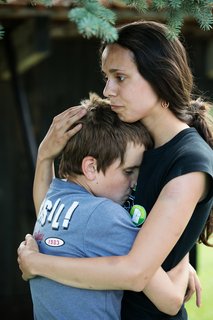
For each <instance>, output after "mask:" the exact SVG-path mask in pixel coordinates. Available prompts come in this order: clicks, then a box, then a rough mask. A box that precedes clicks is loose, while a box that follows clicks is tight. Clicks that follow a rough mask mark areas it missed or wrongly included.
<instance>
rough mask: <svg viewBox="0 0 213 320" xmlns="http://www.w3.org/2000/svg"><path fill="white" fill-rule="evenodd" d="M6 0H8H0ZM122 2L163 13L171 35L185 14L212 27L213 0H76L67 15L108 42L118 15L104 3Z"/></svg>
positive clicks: (46, 1)
mask: <svg viewBox="0 0 213 320" xmlns="http://www.w3.org/2000/svg"><path fill="white" fill-rule="evenodd" d="M0 2H7V0H0ZM107 2H108V3H109V4H110V3H112V4H113V2H114V3H116V2H118V3H120V4H123V5H126V6H127V7H130V8H135V9H136V10H137V11H138V12H142V13H146V12H148V11H151V12H158V13H161V14H163V15H164V17H165V19H166V22H167V24H168V26H169V30H170V36H171V37H173V36H178V34H179V33H180V30H181V27H182V25H183V22H184V18H185V17H188V16H190V17H194V18H195V19H196V20H197V21H198V23H199V26H200V28H201V29H203V30H210V29H211V28H212V25H213V1H210V0H151V1H150V0H149V1H148V0H119V1H113V0H108V1H99V0H73V1H72V4H73V6H74V7H73V8H71V9H70V10H69V12H68V17H69V19H70V20H71V21H73V22H75V23H76V25H77V28H78V30H79V33H81V34H82V36H84V37H86V38H91V37H97V38H100V39H103V40H106V41H109V42H110V41H113V40H115V39H116V38H117V31H116V28H115V23H116V14H115V13H114V12H113V10H111V9H109V8H107V7H106V6H105V5H104V3H107ZM52 3H53V1H52V0H31V4H32V5H36V4H43V5H46V6H51V5H52ZM1 36H2V31H0V37H1Z"/></svg>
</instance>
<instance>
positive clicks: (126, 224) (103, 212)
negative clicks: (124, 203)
mask: <svg viewBox="0 0 213 320" xmlns="http://www.w3.org/2000/svg"><path fill="white" fill-rule="evenodd" d="M138 231H139V228H138V227H136V226H134V224H133V223H132V221H131V219H130V216H129V213H128V212H127V211H126V210H125V209H124V208H122V207H121V206H120V205H118V204H116V203H114V202H112V201H110V200H109V201H108V200H106V201H103V202H102V203H100V204H99V205H98V206H97V207H96V208H95V210H94V211H93V213H92V214H91V215H90V218H89V220H88V223H87V226H86V228H85V231H84V250H85V252H86V253H87V254H88V256H110V255H125V254H127V253H128V252H129V250H130V249H131V247H132V244H133V242H134V240H135V237H136V235H137V233H138Z"/></svg>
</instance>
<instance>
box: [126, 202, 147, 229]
mask: <svg viewBox="0 0 213 320" xmlns="http://www.w3.org/2000/svg"><path fill="white" fill-rule="evenodd" d="M130 216H131V219H132V222H133V223H134V224H135V225H136V226H140V225H141V224H142V223H144V221H145V220H146V210H145V208H144V207H142V206H140V205H139V204H135V205H134V206H133V207H132V208H131V210H130Z"/></svg>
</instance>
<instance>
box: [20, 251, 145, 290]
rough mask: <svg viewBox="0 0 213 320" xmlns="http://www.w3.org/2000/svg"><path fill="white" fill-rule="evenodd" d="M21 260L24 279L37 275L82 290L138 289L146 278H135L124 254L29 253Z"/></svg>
mask: <svg viewBox="0 0 213 320" xmlns="http://www.w3.org/2000/svg"><path fill="white" fill-rule="evenodd" d="M25 262H26V264H25V263H24V258H22V266H21V268H22V271H23V273H24V274H25V275H26V277H28V278H30V277H32V276H36V275H40V276H43V277H47V278H49V279H52V280H55V281H57V282H60V283H63V284H66V285H70V286H73V287H77V288H83V289H91V290H93V289H95V290H134V291H141V288H142V287H145V285H146V284H147V282H148V281H149V279H150V276H149V275H148V273H147V274H145V272H144V276H143V277H141V275H140V279H138V277H137V268H134V266H133V265H131V264H130V263H129V260H128V258H127V256H121V257H98V258H97V257H96V258H90V259H87V258H70V257H58V256H57V257H56V256H49V255H45V254H42V253H33V254H31V255H28V257H27V259H26V261H25ZM118 274H119V279H118V277H117V275H118ZM138 281H139V282H140V286H138Z"/></svg>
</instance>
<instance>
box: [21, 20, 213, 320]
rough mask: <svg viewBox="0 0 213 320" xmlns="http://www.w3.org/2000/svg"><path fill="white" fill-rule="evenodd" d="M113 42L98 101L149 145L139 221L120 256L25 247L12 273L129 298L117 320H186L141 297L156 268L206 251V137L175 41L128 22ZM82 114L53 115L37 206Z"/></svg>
mask: <svg viewBox="0 0 213 320" xmlns="http://www.w3.org/2000/svg"><path fill="white" fill-rule="evenodd" d="M118 32H119V37H118V40H117V41H116V42H114V43H113V44H105V45H104V46H103V48H102V70H103V73H104V75H105V78H106V85H105V88H104V95H105V96H106V97H108V98H109V100H110V103H111V105H112V109H113V111H115V112H116V113H117V114H118V116H119V117H120V119H122V120H123V121H125V122H130V123H131V122H135V121H137V120H141V121H142V122H143V124H144V125H145V126H146V127H147V129H148V130H149V132H150V133H151V135H152V137H153V139H154V149H153V150H149V151H146V152H145V154H144V159H143V162H142V166H141V170H140V175H139V178H138V185H137V190H136V196H135V204H137V205H141V206H143V207H144V208H145V210H146V212H147V214H148V217H147V219H146V221H145V223H144V224H143V227H142V228H141V231H140V232H139V234H138V236H137V238H136V240H135V242H134V244H133V247H132V249H131V251H130V252H129V254H128V255H126V256H121V257H101V258H89V259H84V258H82V259H70V258H69V259H67V258H61V257H60V258H59V257H52V256H48V257H47V256H44V255H42V254H39V253H36V252H33V249H32V250H31V249H30V247H31V246H30V243H29V242H31V243H32V238H29V237H28V242H27V247H26V248H23V246H21V248H20V249H19V252H20V258H19V262H20V267H21V269H22V270H23V271H24V273H25V276H26V275H27V276H30V275H31V276H33V275H41V276H44V277H49V278H51V279H53V280H56V281H59V282H62V283H65V284H68V285H71V286H76V287H79V288H90V289H123V290H131V291H126V292H125V294H124V298H123V304H122V319H131V320H132V319H134V320H137V319H143V320H144V319H145V320H146V319H152V320H154V319H187V314H186V310H185V308H184V306H183V307H182V308H181V310H180V311H179V313H178V314H177V315H176V316H173V317H172V316H168V315H165V314H163V313H161V312H160V311H159V310H157V309H156V308H155V306H154V305H153V304H152V303H151V302H150V301H149V300H148V299H147V298H146V297H145V295H143V293H142V292H141V291H142V290H143V289H144V287H145V286H146V284H147V283H148V281H149V279H150V278H151V277H152V275H153V274H154V272H155V271H156V270H157V268H158V267H159V266H160V265H162V266H163V267H164V269H165V270H166V271H167V270H169V269H171V268H172V267H173V266H175V265H176V264H177V263H178V262H179V261H180V260H181V258H182V257H183V256H184V255H185V254H186V253H187V252H189V251H190V250H191V248H192V247H193V246H194V244H195V243H196V242H197V240H198V239H199V240H200V241H201V242H203V243H205V244H208V239H209V236H210V234H211V233H212V215H211V214H210V212H211V209H212V204H213V151H212V146H213V137H212V133H211V130H210V127H209V126H208V125H207V121H206V115H207V110H206V106H205V104H204V103H203V102H202V101H201V100H196V101H192V89H193V78H192V74H191V71H190V69H189V66H188V63H187V57H186V52H185V50H184V48H183V46H182V45H181V43H180V41H179V40H178V39H174V40H169V39H168V37H167V29H166V27H165V26H164V25H162V24H160V23H156V22H146V21H144V22H136V23H131V24H128V25H126V26H123V27H121V28H120V29H119V30H118ZM73 113H74V114H75V116H74V117H72V115H73ZM69 114H71V117H69ZM82 114H83V111H79V110H78V109H72V111H71V110H68V111H66V112H65V113H63V114H62V115H60V116H59V117H58V118H56V119H55V121H54V122H53V126H52V127H51V129H50V131H49V133H48V135H47V138H46V139H45V140H44V142H43V143H42V144H41V146H40V151H39V154H38V162H37V169H36V171H37V172H36V178H35V182H34V200H35V205H36V206H38V205H40V202H41V200H42V199H43V197H44V193H45V191H46V189H47V186H48V185H49V182H50V180H51V179H52V171H51V167H52V164H53V158H54V157H55V156H56V154H57V153H58V152H59V151H60V150H61V149H62V148H63V146H64V145H65V142H66V141H67V140H68V138H69V136H71V135H72V134H73V133H74V132H75V131H77V130H79V129H80V128H79V127H77V128H76V129H74V131H73V130H72V131H69V128H70V125H71V124H72V123H73V121H75V120H76V119H78V118H79V117H81V115H82ZM55 135H56V136H57V138H55ZM53 137H54V138H53ZM58 137H59V138H60V141H59V140H58ZM52 139H53V141H54V144H55V146H56V148H54V146H53V144H52ZM50 148H52V150H50ZM53 150H54V151H53ZM43 174H45V175H43ZM42 179H43V183H42V186H43V189H42V188H40V189H39V188H38V187H39V185H40V183H41V181H42Z"/></svg>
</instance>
